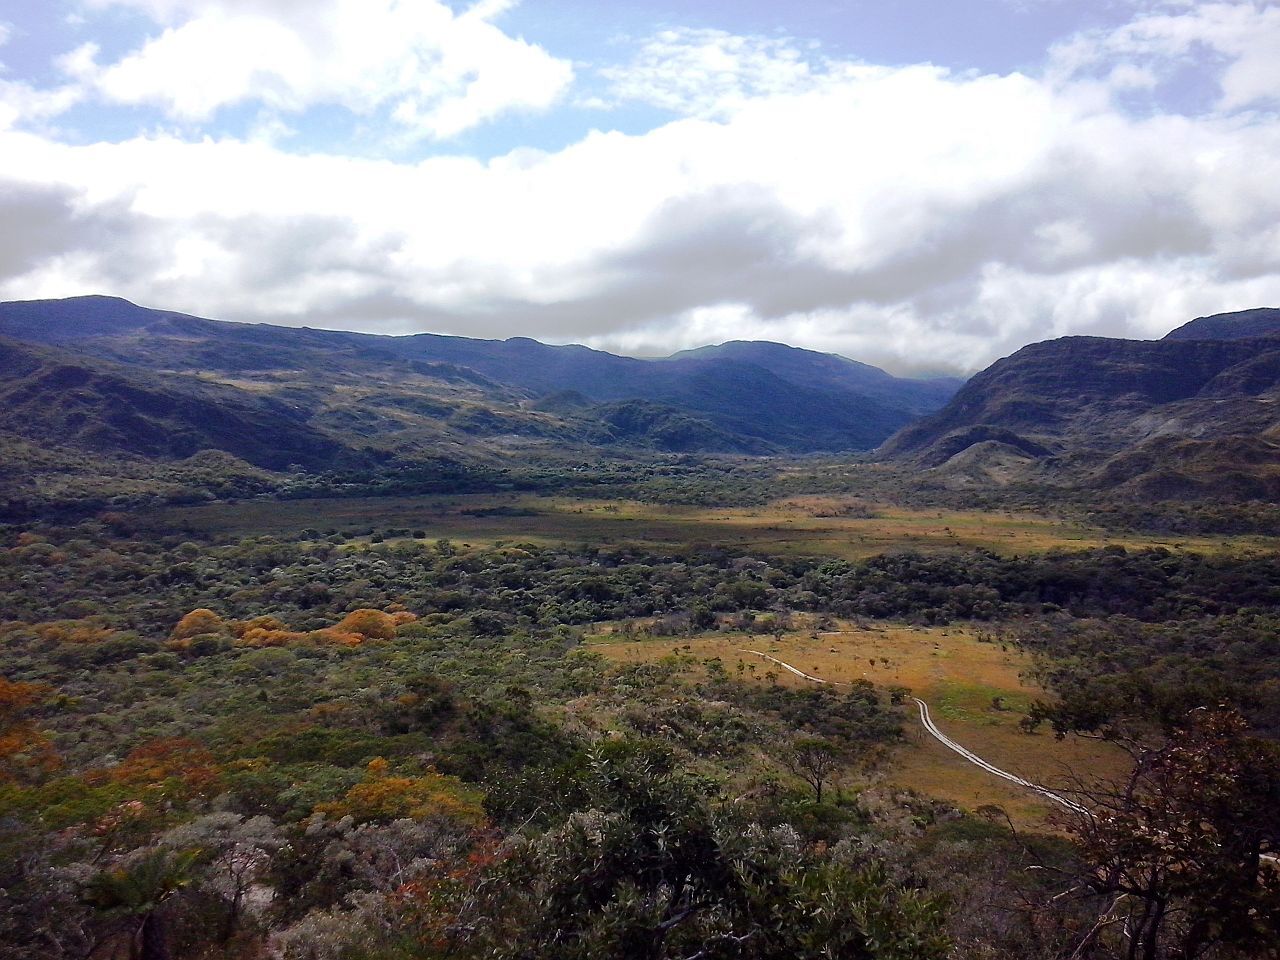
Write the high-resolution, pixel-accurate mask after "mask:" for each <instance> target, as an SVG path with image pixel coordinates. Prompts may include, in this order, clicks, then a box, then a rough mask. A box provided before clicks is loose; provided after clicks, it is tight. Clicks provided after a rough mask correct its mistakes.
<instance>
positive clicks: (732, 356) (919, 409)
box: [670, 340, 964, 413]
mask: <svg viewBox="0 0 1280 960" xmlns="http://www.w3.org/2000/svg"><path fill="white" fill-rule="evenodd" d="M713 358H714V359H724V360H733V361H736V362H739V363H749V364H753V365H755V366H757V367H760V368H762V369H764V370H768V371H769V372H770V373H772V374H773V375H774V376H776V377H780V378H782V379H783V380H789V381H791V382H793V383H805V384H808V385H809V386H812V387H818V388H821V389H823V390H826V391H830V392H832V393H844V394H850V395H854V396H864V397H872V398H874V399H876V400H879V401H881V402H882V403H886V404H889V405H892V406H899V407H905V408H906V409H908V410H911V411H912V412H913V413H928V412H930V411H933V410H937V409H938V408H939V407H941V406H942V405H943V404H945V403H946V402H947V400H948V399H950V397H951V396H952V395H953V394H954V393H955V392H956V391H957V390H958V389H960V386H961V384H962V383H963V382H964V381H963V380H959V379H956V378H954V377H938V378H935V379H930V380H906V379H902V378H899V377H895V376H892V375H891V374H888V373H886V372H885V371H883V370H881V369H880V368H879V367H873V366H871V365H870V364H867V363H859V362H858V361H857V360H850V359H848V358H847V357H841V356H839V355H837V354H834V353H818V352H816V351H813V350H802V349H800V348H799V347H791V346H787V345H786V344H782V343H769V342H767V341H759V340H731V341H729V342H728V343H722V344H718V345H716V346H708V347H699V348H697V349H696V350H685V351H683V352H681V353H677V354H675V355H674V356H672V357H671V358H670V359H671V360H694V359H697V360H709V359H713Z"/></svg>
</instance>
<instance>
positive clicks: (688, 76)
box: [601, 28, 833, 117]
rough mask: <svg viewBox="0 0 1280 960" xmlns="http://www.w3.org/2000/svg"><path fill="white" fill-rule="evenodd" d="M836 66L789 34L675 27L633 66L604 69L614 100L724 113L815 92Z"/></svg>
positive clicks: (649, 44)
mask: <svg viewBox="0 0 1280 960" xmlns="http://www.w3.org/2000/svg"><path fill="white" fill-rule="evenodd" d="M832 66H833V65H831V64H830V63H828V62H827V61H826V60H825V59H823V58H820V57H818V56H816V52H815V51H814V50H813V49H809V50H804V49H802V48H801V47H800V45H799V44H797V43H796V42H795V41H794V40H791V39H789V38H777V37H742V36H735V35H734V34H731V33H726V32H725V31H723V30H709V29H703V30H693V29H687V28H672V29H668V30H663V31H661V32H659V33H657V34H655V35H654V36H652V37H650V38H648V39H647V40H646V41H644V42H643V43H641V44H640V47H639V49H638V50H637V52H636V54H635V56H634V57H633V58H632V60H631V61H630V62H629V63H627V64H625V65H622V66H613V67H606V68H604V69H603V70H601V74H602V76H604V78H605V79H606V80H608V81H609V82H610V86H611V92H612V95H613V96H614V97H615V98H616V99H617V100H621V101H636V102H640V103H647V104H650V105H652V106H656V107H661V108H662V109H664V110H670V111H672V112H673V113H679V114H685V115H688V116H700V117H722V116H724V115H726V114H728V113H730V112H732V111H733V110H734V109H736V108H738V107H740V106H742V105H743V104H745V103H746V102H747V101H749V100H752V99H756V98H759V97H769V96H777V95H783V94H794V93H801V92H804V91H806V90H811V89H813V88H814V87H815V86H816V85H817V84H818V83H819V82H820V80H821V79H822V77H823V76H824V75H825V74H827V72H828V71H829V70H830V69H832Z"/></svg>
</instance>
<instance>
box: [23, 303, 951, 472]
mask: <svg viewBox="0 0 1280 960" xmlns="http://www.w3.org/2000/svg"><path fill="white" fill-rule="evenodd" d="M0 338H4V339H5V342H4V343H3V344H2V345H0V357H2V358H3V359H2V360H0V362H3V364H4V369H5V373H6V376H5V380H4V383H3V385H2V386H0V403H3V404H4V406H5V412H4V413H3V414H0V428H3V429H5V430H7V431H11V432H15V433H18V434H22V435H26V436H29V437H40V438H44V439H49V440H55V441H57V442H65V443H70V444H73V445H77V446H83V447H87V448H92V449H95V450H99V451H111V450H122V451H126V452H129V453H133V454H140V455H145V456H157V457H166V456H167V457H180V456H185V455H187V454H188V453H189V452H191V451H193V450H194V449H198V448H201V447H202V446H207V447H212V448H216V449H221V450H225V451H228V452H231V453H234V454H235V455H236V456H239V457H241V458H243V459H245V460H246V461H248V462H250V463H253V464H256V465H259V466H262V467H267V468H271V469H277V468H279V467H280V466H281V464H282V461H283V462H286V463H296V464H299V465H301V466H303V467H306V468H308V469H320V468H327V467H330V466H332V465H333V464H334V463H335V462H338V463H341V462H346V461H359V460H361V459H362V458H363V459H367V458H369V457H385V456H390V455H398V454H405V453H414V452H422V451H439V450H440V449H441V448H446V449H447V448H449V447H451V446H454V447H456V446H459V445H470V444H473V443H476V442H480V441H484V442H490V443H494V444H499V445H508V446H509V445H512V444H517V445H519V444H537V443H558V444H583V445H587V446H601V445H619V446H625V447H639V448H645V449H656V450H662V451H669V452H691V451H696V452H721V453H739V454H768V453H810V452H845V451H856V450H866V449H870V448H872V447H874V446H876V445H877V444H879V443H881V442H882V441H883V440H885V439H886V438H887V437H889V436H890V435H891V434H892V433H893V432H894V431H895V430H897V429H899V428H901V427H902V426H904V425H906V424H907V423H910V422H911V421H913V420H915V419H916V418H917V417H919V416H920V415H922V414H925V413H929V412H931V411H933V410H937V409H938V408H940V407H941V406H942V405H943V404H944V403H945V402H946V401H947V399H949V397H950V396H951V395H952V394H953V393H954V392H955V390H956V389H957V388H958V386H959V385H960V381H958V380H953V379H936V380H912V379H903V378H898V377H894V376H891V375H890V374H888V373H885V372H884V371H883V370H879V369H877V368H875V367H872V366H869V365H867V364H863V363H858V362H856V361H853V360H847V359H845V358H843V357H838V356H834V355H832V354H824V353H817V352H814V351H810V350H800V349H797V348H794V347H789V346H785V345H782V344H777V343H760V342H735V343H725V344H721V345H719V346H716V347H707V348H704V349H701V350H692V351H687V352H685V353H680V354H676V355H675V356H672V357H669V358H666V359H662V360H641V359H635V358H631V357H621V356H615V355H613V354H609V353H604V352H601V351H598V350H591V349H588V348H587V347H582V346H551V345H548V344H543V343H539V342H538V341H536V340H530V339H527V338H524V337H513V338H511V339H509V340H479V339H471V338H467V337H452V336H439V335H435V334H419V335H416V336H403V337H392V336H377V335H372V334H357V333H345V332H338V331H327V330H314V329H309V328H295V327H280V326H271V325H266V324H246V323H229V322H222V321H216V320H206V319H202V318H199V317H193V316H187V315H184V314H180V313H172V312H169V311H162V310H151V309H147V308H144V307H139V306H136V305H134V304H132V303H129V302H128V301H125V300H120V299H117V298H112V297H75V298H71V299H66V300H36V301H19V302H12V303H4V304H0Z"/></svg>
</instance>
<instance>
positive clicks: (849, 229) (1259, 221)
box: [0, 0, 1280, 369]
mask: <svg viewBox="0 0 1280 960" xmlns="http://www.w3.org/2000/svg"><path fill="white" fill-rule="evenodd" d="M149 2H150V4H151V7H150V9H151V12H152V13H153V14H154V15H155V16H157V17H161V18H164V17H170V18H172V22H173V23H175V24H177V25H178V26H177V27H175V29H180V28H181V25H182V24H184V23H186V22H187V21H186V20H183V19H182V18H183V17H186V16H188V15H189V14H190V12H191V8H190V5H189V4H178V3H177V0H149ZM206 6H207V7H208V9H210V10H212V9H214V8H215V7H216V8H217V11H219V15H220V16H221V15H226V16H231V15H235V16H240V15H242V14H243V13H244V10H246V9H248V8H249V7H250V6H252V7H253V8H254V9H259V10H268V11H270V12H271V13H272V16H273V17H276V18H277V22H285V19H286V15H288V16H292V15H293V12H292V11H293V7H292V6H291V5H289V4H286V3H283V2H277V3H275V4H253V5H250V4H247V3H242V4H232V3H230V2H222V3H218V4H214V3H212V2H210V3H209V4H207V5H206ZM501 6H502V4H501V3H500V2H496V3H493V4H490V5H488V6H487V7H486V9H485V11H483V13H484V16H490V15H492V12H493V11H494V10H496V9H499V8H501ZM298 9H304V7H302V6H299V7H298ZM476 16H480V14H476ZM166 22H167V21H166ZM479 22H482V23H487V21H484V20H483V18H481V20H480V21H479ZM1214 22H1217V21H1214ZM324 29H325V30H328V29H329V28H327V27H326V28H324ZM494 42H495V43H496V44H498V45H499V46H501V45H502V44H503V43H504V42H505V41H504V40H502V39H501V38H500V37H499V38H498V39H496V40H494ZM654 42H655V43H656V44H659V46H663V45H665V47H664V48H665V49H669V50H671V51H673V54H674V53H678V54H679V55H677V56H675V57H674V62H675V66H673V67H672V68H671V69H667V68H666V67H664V66H663V64H662V61H661V58H656V57H655V58H653V59H652V62H651V63H650V65H649V66H647V67H645V69H644V70H639V71H637V70H634V69H629V71H623V72H619V73H617V74H616V75H615V76H614V81H615V83H617V84H618V85H619V86H618V88H617V90H623V89H630V90H631V91H632V92H631V93H629V94H627V96H630V97H635V98H639V99H645V100H646V102H650V103H657V104H662V105H666V106H667V107H668V108H669V109H672V110H673V111H676V112H678V113H680V114H682V116H681V118H680V119H677V120H674V121H672V122H670V123H667V124H665V125H662V126H659V127H657V128H655V129H653V130H650V131H648V132H647V133H643V134H637V135H624V134H621V133H617V132H597V133H593V134H590V135H588V136H586V137H584V138H582V139H581V140H580V141H578V142H576V143H573V144H572V145H570V146H568V147H565V148H563V149H560V150H557V151H554V152H544V151H536V150H530V149H523V150H517V151H514V152H512V153H510V154H507V155H505V156H501V157H498V158H496V159H493V160H491V161H488V162H481V161H478V160H476V159H472V158H467V157H448V156H441V157H434V158H431V159H428V160H425V161H421V162H418V163H413V164H410V163H393V162H390V161H378V160H370V159H354V158H348V157H341V156H332V155H324V154H321V153H315V154H310V155H298V154H286V153H284V152H282V151H280V150H278V149H276V148H275V147H274V146H273V145H272V139H273V130H275V129H276V127H275V125H276V123H278V119H279V118H278V116H277V115H276V114H275V113H273V112H272V111H271V110H267V111H266V112H265V113H264V116H263V117H262V119H261V122H260V125H259V126H260V129H261V131H262V135H261V136H260V137H259V138H257V139H254V140H252V141H249V142H245V141H239V140H234V139H212V138H206V139H204V140H202V141H195V142H193V141H191V140H189V139H188V138H182V137H177V136H165V135H152V136H138V137H136V138H134V139H130V140H127V141H125V142H121V143H98V144H89V145H79V146H77V145H69V144H66V143H60V142H58V141H56V140H54V139H52V138H49V137H46V136H41V135H38V134H36V133H32V132H29V131H27V132H23V131H20V130H18V129H10V130H7V131H3V130H2V129H0V207H3V210H0V215H3V216H4V217H5V222H6V223H7V224H11V225H12V228H11V229H10V230H9V231H8V234H9V236H10V237H22V236H23V235H24V229H26V228H30V230H31V232H32V233H33V235H34V238H35V239H33V240H32V241H30V243H29V244H27V245H26V246H23V245H22V244H21V243H18V241H16V240H11V241H8V242H7V243H0V297H3V298H6V299H9V298H26V297H37V296H62V295H67V294H71V293H84V292H108V293H115V294H120V295H125V296H129V297H131V298H133V299H136V300H139V301H141V302H144V303H149V304H154V305H157V306H164V307H168V308H172V309H180V310H185V311H188V312H193V313H197V314H203V315H206V316H208V315H212V316H221V317H228V318H237V319H257V320H272V321H276V322H294V323H308V324H312V325H328V326H333V327H345V328H362V329H376V330H385V331H393V332H410V331H416V330H439V331H445V332H454V333H463V334H473V335H483V336H509V335H515V334H522V335H528V336H536V337H539V338H543V339H554V340H560V341H584V340H585V341H587V342H589V343H591V344H593V345H596V346H602V347H606V348H613V349H623V350H631V351H636V352H645V353H654V352H666V351H668V350H672V349H678V348H681V347H687V346H696V345H698V344H700V343H705V342H707V341H714V340H724V339H732V338H744V337H754V338H762V339H774V340H784V341H787V342H792V343H797V344H801V345H806V346H812V347H818V348H822V349H830V350H836V351H838V352H842V353H845V354H847V355H850V356H854V357H857V358H859V359H864V360H868V361H870V362H878V363H882V364H884V365H887V366H890V367H894V368H897V369H939V368H952V369H973V368H976V367H980V366H982V365H984V364H986V363H987V362H989V361H990V360H992V359H994V358H995V357H997V356H1000V355H1002V354H1005V353H1008V352H1011V351H1012V350H1014V349H1016V348H1017V347H1019V346H1021V345H1022V344H1024V343H1027V342H1029V341H1032V340H1037V339H1041V338H1043V337H1047V336H1057V335H1062V334H1066V333H1072V332H1075V333H1107V334H1112V335H1131V336H1153V335H1159V334H1161V333H1163V332H1164V331H1165V330H1167V329H1169V328H1171V327H1172V326H1174V325H1176V324H1178V323H1180V322H1183V321H1185V320H1187V319H1189V318H1190V317H1192V316H1195V315H1198V314H1204V313H1211V312H1215V311H1218V310H1224V309H1236V308H1243V307H1249V306H1256V305H1260V304H1280V226H1278V225H1280V194H1278V193H1277V191H1276V189H1275V184H1276V183H1280V122H1278V121H1277V119H1276V118H1275V117H1274V116H1273V115H1270V114H1267V113H1266V112H1264V111H1257V110H1255V111H1234V110H1228V109H1226V108H1224V110H1223V111H1220V112H1209V113H1203V114H1197V115H1193V116H1179V115H1176V114H1161V113H1152V114H1144V115H1142V116H1135V115H1132V114H1129V113H1127V112H1126V111H1125V110H1124V109H1123V107H1122V106H1119V105H1117V102H1116V101H1115V100H1114V99H1113V98H1112V97H1111V96H1110V95H1109V94H1108V93H1106V92H1105V91H1104V94H1103V95H1099V92H1098V87H1097V85H1096V83H1095V82H1094V80H1093V78H1092V75H1090V76H1089V77H1087V78H1085V79H1080V78H1079V76H1078V74H1079V73H1080V72H1081V71H1076V72H1075V73H1073V74H1071V75H1070V76H1068V75H1066V74H1063V73H1061V72H1058V73H1052V74H1051V75H1049V76H1046V77H1037V76H1031V75H1023V74H1010V75H1005V76H995V75H977V74H952V73H948V72H947V71H945V70H942V69H940V68H937V67H933V66H927V65H923V66H909V67H900V68H891V67H882V66H873V65H867V64H859V63H835V62H829V61H820V60H817V59H814V58H812V57H809V56H807V55H806V56H802V55H801V52H800V49H799V48H798V47H796V46H795V45H794V44H790V43H788V42H781V45H774V44H772V42H765V41H759V40H753V39H749V38H748V39H742V40H741V42H739V41H738V40H736V39H734V38H728V37H725V36H724V35H720V34H716V35H708V34H705V33H697V34H688V33H685V34H671V35H663V36H661V37H659V38H657V39H656V40H655V41H654ZM682 44H683V46H681V45H682ZM1116 44H1117V45H1118V47H1117V49H1119V47H1123V46H1125V45H1126V44H1128V45H1129V46H1132V44H1129V41H1124V42H1123V43H1122V42H1121V41H1119V40H1117V41H1116ZM677 47H680V48H681V49H682V50H683V51H684V52H683V53H680V52H679V51H677V50H676V48H677ZM1065 49H1067V48H1065V47H1063V48H1060V51H1059V57H1058V63H1059V64H1061V63H1062V62H1063V57H1064V56H1065V54H1062V53H1061V51H1062V50H1065ZM1250 49H1252V48H1250ZM1241 50H1242V52H1241V53H1240V55H1239V57H1238V58H1236V59H1232V58H1230V57H1226V58H1225V59H1224V60H1223V62H1222V64H1221V71H1222V75H1223V76H1229V75H1230V71H1231V70H1232V69H1233V68H1234V67H1235V66H1236V65H1237V64H1238V63H1240V62H1244V61H1246V60H1247V58H1248V56H1249V53H1248V51H1247V50H1244V48H1241ZM686 54H687V56H686ZM495 56H496V54H495ZM689 58H692V62H697V63H702V64H704V68H703V72H702V73H701V74H697V73H694V74H692V76H694V78H695V81H694V82H690V83H688V84H685V83H683V82H682V81H681V78H682V77H684V76H686V75H688V74H687V71H688V70H690V69H692V68H691V67H689V63H690V62H691V61H690V59H689ZM771 58H772V60H774V61H776V62H771ZM641 61H644V57H642V58H641ZM1126 63H1127V61H1125V60H1124V57H1123V56H1120V55H1117V56H1116V57H1114V58H1113V59H1112V61H1111V62H1110V64H1109V66H1107V71H1111V70H1113V69H1114V68H1117V67H1124V66H1125V64H1126ZM708 65H709V66H708ZM1150 66H1151V65H1149V64H1139V63H1136V62H1135V63H1133V64H1132V67H1133V69H1137V70H1141V69H1148V67H1150ZM1156 66H1158V65H1156ZM1125 68H1126V69H1128V67H1125ZM1151 68H1152V69H1155V67H1151ZM518 69H519V68H517V72H518ZM1091 69H1092V68H1091ZM1084 72H1086V73H1087V72H1088V71H1084ZM326 82H327V81H326ZM1125 82H1126V83H1129V84H1130V85H1131V86H1132V85H1134V84H1140V83H1141V82H1142V78H1141V77H1140V76H1137V75H1134V74H1131V75H1130V76H1129V79H1128V80H1126V81H1125ZM626 84H631V86H630V87H626V86H625V85H626ZM497 88H498V89H499V90H501V89H502V84H501V83H498V87H497ZM617 90H615V93H616V92H617ZM704 94H705V95H704ZM284 96H285V94H284V93H281V97H284ZM476 96H477V97H479V98H480V101H479V102H482V103H484V102H490V101H487V100H485V99H484V97H486V96H489V94H483V95H482V93H477V94H476ZM215 99H216V98H215ZM501 99H502V98H501V96H500V95H495V99H494V100H493V101H492V102H494V103H497V102H500V101H501ZM0 102H3V101H2V100H0ZM288 102H289V101H287V100H283V99H282V100H281V102H280V104H278V105H277V106H279V107H280V108H281V109H283V107H284V105H286V104H287V103H288ZM444 102H445V101H439V102H436V104H435V106H433V107H425V108H424V109H430V110H435V111H437V113H435V114H433V116H435V120H434V122H435V123H437V124H445V125H447V124H448V122H449V121H448V115H447V113H441V112H439V111H441V110H442V104H443V103H444ZM24 242H25V241H24Z"/></svg>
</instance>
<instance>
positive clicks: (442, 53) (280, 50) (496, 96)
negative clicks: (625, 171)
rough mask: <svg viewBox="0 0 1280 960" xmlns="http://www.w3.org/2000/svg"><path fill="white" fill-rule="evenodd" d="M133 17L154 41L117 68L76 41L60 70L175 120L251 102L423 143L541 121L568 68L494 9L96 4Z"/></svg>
mask: <svg viewBox="0 0 1280 960" xmlns="http://www.w3.org/2000/svg"><path fill="white" fill-rule="evenodd" d="M96 5H97V6H101V7H105V6H122V5H123V6H131V7H135V8H138V9H139V10H141V11H142V12H144V13H146V14H147V15H149V16H150V17H152V18H154V20H155V21H156V22H157V23H158V24H160V25H161V26H163V30H162V32H160V33H159V34H158V35H156V36H153V37H151V38H149V39H148V40H146V41H145V42H144V43H143V44H142V46H141V47H139V48H138V49H137V50H135V51H133V52H132V53H129V54H128V55H126V56H124V57H122V58H121V59H119V60H116V61H114V62H108V63H99V62H98V57H99V52H98V50H97V48H96V47H95V46H94V45H92V44H88V45H86V46H84V47H82V48H80V49H79V50H78V51H76V52H75V53H74V54H73V55H72V56H70V57H68V58H66V59H65V60H64V68H65V69H66V70H67V72H68V73H69V74H71V75H72V76H73V77H74V78H76V79H77V80H78V81H79V82H81V83H82V84H83V85H85V86H86V87H88V88H90V89H92V90H93V91H95V92H96V93H97V95H99V96H100V97H102V98H104V99H106V100H108V101H110V102H114V103H121V104H144V105H153V106H157V107H160V108H161V109H163V110H164V111H165V113H166V114H167V115H168V116H169V117H171V118H173V119H176V120H180V121H185V122H199V121H206V120H208V119H209V118H211V117H212V116H214V115H215V114H216V113H217V111H218V110H220V109H222V108H224V107H228V106H233V105H236V104H242V103H259V104H262V105H265V106H266V107H269V108H271V109H273V110H276V111H281V112H301V111H304V110H306V109H308V108H310V107H313V106H316V105H337V106H341V107H345V108H347V109H350V110H352V111H354V112H356V113H358V114H370V113H372V112H374V111H376V110H379V109H382V108H386V109H387V110H388V111H389V112H390V115H391V116H392V118H393V119H394V120H396V121H397V122H398V123H400V124H402V125H403V126H404V127H406V128H407V129H409V130H412V131H415V132H417V133H419V134H421V135H424V136H431V137H449V136H453V135H455V134H457V133H460V132H462V131H463V130H466V129H469V128H471V127H474V126H476V125H477V124H480V123H483V122H485V121H488V120H491V119H493V118H494V117H497V116H500V115H501V114H503V113H506V112H508V111H513V110H543V109H546V108H547V107H549V106H551V105H552V104H553V103H555V102H556V100H557V99H559V98H560V97H561V96H562V95H563V94H564V93H565V91H566V90H567V88H568V86H569V84H570V82H571V80H572V76H573V71H572V67H571V65H570V64H569V63H568V62H567V61H565V60H561V59H558V58H556V57H553V56H551V55H550V54H549V53H547V52H546V51H545V50H543V49H542V48H541V47H538V46H536V45H534V44H531V43H528V42H526V41H524V40H522V39H519V38H516V37H512V36H508V35H507V34H505V33H503V32H502V30H501V29H500V28H499V27H498V26H496V25H495V24H494V23H493V22H492V19H493V18H494V17H496V16H497V15H499V14H500V13H502V12H503V11H504V10H505V9H507V8H508V7H509V6H510V4H509V3H506V2H493V0H490V2H485V3H482V4H479V5H477V6H476V7H473V8H471V9H469V10H467V11H465V12H463V13H460V14H456V13H454V12H453V11H452V10H451V9H450V7H449V6H448V5H446V4H445V3H443V2H440V0H308V2H305V3H303V2H295V0H275V2H247V0H96Z"/></svg>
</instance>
